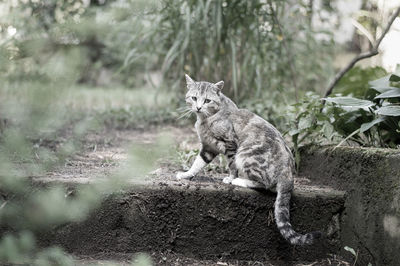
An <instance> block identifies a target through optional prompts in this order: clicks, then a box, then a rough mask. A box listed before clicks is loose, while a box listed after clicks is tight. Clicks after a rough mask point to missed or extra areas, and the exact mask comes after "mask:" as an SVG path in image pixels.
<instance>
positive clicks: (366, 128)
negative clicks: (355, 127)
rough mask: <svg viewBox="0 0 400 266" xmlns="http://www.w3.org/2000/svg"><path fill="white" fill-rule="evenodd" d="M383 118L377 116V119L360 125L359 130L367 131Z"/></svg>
mask: <svg viewBox="0 0 400 266" xmlns="http://www.w3.org/2000/svg"><path fill="white" fill-rule="evenodd" d="M384 120H385V118H384V117H379V118H377V119H374V120H372V121H371V122H368V123H364V124H362V125H361V127H360V132H361V133H363V132H365V131H367V130H368V129H370V128H371V127H373V126H375V125H376V124H379V123H380V122H382V121H384Z"/></svg>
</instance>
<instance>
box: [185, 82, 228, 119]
mask: <svg viewBox="0 0 400 266" xmlns="http://www.w3.org/2000/svg"><path fill="white" fill-rule="evenodd" d="M185 77H186V85H187V89H188V91H187V93H186V98H185V99H186V104H187V105H188V107H189V108H191V110H192V112H194V113H196V114H199V115H201V116H205V117H209V116H211V115H213V114H215V113H216V112H218V111H219V110H220V107H221V98H220V92H221V90H222V88H223V86H224V82H223V81H219V82H217V83H210V82H206V81H198V82H196V81H194V80H193V79H191V78H190V77H189V76H188V75H186V74H185Z"/></svg>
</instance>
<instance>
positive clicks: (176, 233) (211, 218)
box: [42, 180, 344, 261]
mask: <svg viewBox="0 0 400 266" xmlns="http://www.w3.org/2000/svg"><path fill="white" fill-rule="evenodd" d="M274 201H275V194H273V193H271V192H266V191H264V192H259V191H254V190H250V189H241V188H234V187H233V186H228V185H222V184H220V183H219V182H218V183H211V182H209V181H206V182H203V181H202V180H194V181H191V182H186V183H180V182H176V181H175V182H174V181H168V180H162V181H160V180H158V181H149V182H144V183H140V184H139V183H138V184H136V185H132V188H131V189H129V190H127V191H124V192H121V193H115V194H113V195H109V196H108V197H107V198H106V199H105V200H104V201H103V203H102V205H101V207H100V208H99V209H97V210H96V211H95V212H93V214H92V215H91V217H90V218H89V219H88V220H87V221H85V222H83V223H79V224H68V225H65V226H63V227H61V228H58V229H57V230H55V231H54V232H53V233H51V234H48V235H43V238H42V244H45V245H47V244H59V245H61V246H63V247H65V248H66V249H67V250H68V251H70V252H73V253H79V254H95V253H101V252H123V253H132V252H139V251H165V250H172V251H173V252H177V253H181V254H185V255H186V256H191V257H200V258H202V259H207V258H210V259H212V258H221V257H222V258H228V259H246V260H275V261H299V260H302V261H312V260H315V259H319V258H325V257H327V256H328V254H332V253H336V252H338V250H339V249H340V236H339V230H340V229H339V228H338V226H339V224H338V221H339V217H340V215H341V212H342V211H343V204H344V192H341V191H337V190H333V189H329V188H317V187H309V186H299V187H298V188H296V190H295V192H294V194H293V198H292V207H291V217H292V218H291V220H292V224H293V226H294V228H295V230H297V231H298V232H303V233H305V232H309V231H314V230H323V231H325V232H328V237H327V238H326V239H323V240H321V241H319V242H318V243H316V244H314V245H313V246H307V247H293V246H291V245H289V244H288V243H286V241H285V240H284V239H283V238H282V237H281V236H280V234H279V232H278V231H277V229H276V225H275V222H274V219H273V203H274Z"/></svg>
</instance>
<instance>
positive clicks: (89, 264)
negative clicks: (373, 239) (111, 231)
mask: <svg viewBox="0 0 400 266" xmlns="http://www.w3.org/2000/svg"><path fill="white" fill-rule="evenodd" d="M135 257H136V256H135V254H118V253H114V254H112V255H110V254H108V253H107V254H96V255H94V256H78V258H77V259H76V264H77V265H79V266H94V265H109V264H111V263H113V264H117V265H121V266H129V265H132V262H136V261H137V260H135V259H132V258H135ZM148 257H149V258H150V261H151V262H152V264H153V265H159V266H200V265H201V266H284V265H285V266H286V265H287V266H289V265H291V266H325V265H331V266H350V265H351V264H350V263H349V262H347V261H344V260H343V259H341V258H340V257H338V256H334V255H332V256H331V257H330V258H326V259H322V260H318V261H314V262H296V263H289V264H288V263H283V262H279V261H250V260H247V261H246V260H226V259H221V260H218V259H217V260H200V259H195V258H188V257H185V256H183V255H181V254H177V253H173V252H157V253H155V252H153V253H151V254H148Z"/></svg>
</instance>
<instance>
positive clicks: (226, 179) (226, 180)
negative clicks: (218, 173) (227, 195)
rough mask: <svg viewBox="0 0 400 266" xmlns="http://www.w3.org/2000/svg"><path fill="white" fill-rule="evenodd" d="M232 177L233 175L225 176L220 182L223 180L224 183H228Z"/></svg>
mask: <svg viewBox="0 0 400 266" xmlns="http://www.w3.org/2000/svg"><path fill="white" fill-rule="evenodd" d="M233 179H234V177H233V176H227V177H225V178H224V179H223V180H222V182H224V183H225V184H230V183H232V180H233Z"/></svg>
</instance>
